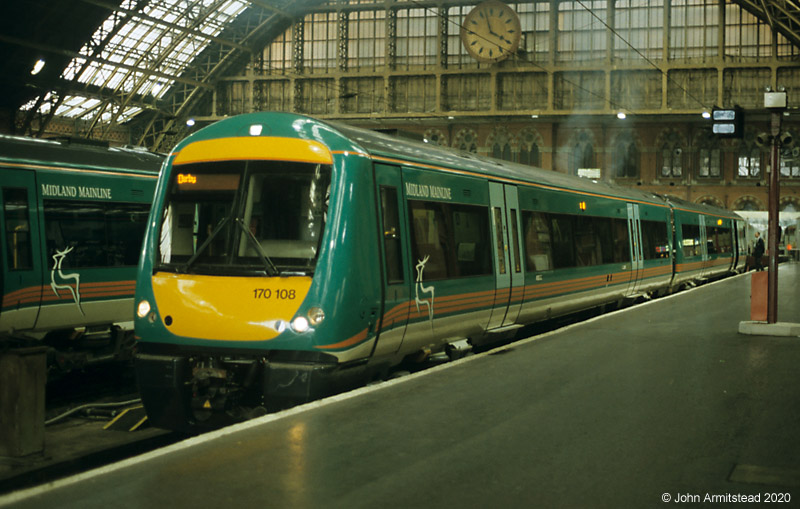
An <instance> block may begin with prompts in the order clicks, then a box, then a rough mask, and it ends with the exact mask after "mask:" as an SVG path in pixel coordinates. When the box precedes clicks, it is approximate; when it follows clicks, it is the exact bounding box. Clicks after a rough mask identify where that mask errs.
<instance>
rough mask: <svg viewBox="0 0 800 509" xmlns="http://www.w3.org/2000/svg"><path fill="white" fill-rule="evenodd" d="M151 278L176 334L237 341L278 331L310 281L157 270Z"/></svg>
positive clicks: (164, 319)
mask: <svg viewBox="0 0 800 509" xmlns="http://www.w3.org/2000/svg"><path fill="white" fill-rule="evenodd" d="M152 282H153V294H154V295H155V299H156V304H157V306H158V312H159V314H160V316H161V320H162V322H163V323H164V325H165V326H166V327H167V329H168V330H169V331H171V332H172V333H173V334H177V335H179V336H187V337H192V338H200V339H219V340H235V341H264V340H268V339H272V338H274V337H276V336H277V335H278V334H280V331H282V330H283V327H285V326H286V325H288V322H289V321H291V319H292V318H293V317H294V315H295V313H296V312H297V309H298V308H299V307H300V304H301V303H302V302H303V300H304V299H305V296H306V294H307V293H308V289H309V288H310V287H311V278H310V277H291V278H279V277H275V278H254V277H222V276H198V275H186V274H169V273H158V274H156V275H155V276H153V278H152ZM168 317H169V318H168ZM167 322H169V323H170V324H169V325H167Z"/></svg>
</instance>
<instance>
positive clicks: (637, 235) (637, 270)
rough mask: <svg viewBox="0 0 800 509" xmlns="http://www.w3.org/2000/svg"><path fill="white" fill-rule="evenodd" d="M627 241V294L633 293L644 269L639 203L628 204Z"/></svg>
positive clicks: (638, 284) (636, 289)
mask: <svg viewBox="0 0 800 509" xmlns="http://www.w3.org/2000/svg"><path fill="white" fill-rule="evenodd" d="M628 241H629V245H630V246H631V271H630V274H631V280H630V283H629V284H628V295H635V294H636V292H637V291H638V289H639V286H640V282H641V281H640V280H641V278H642V271H643V270H644V255H643V253H642V223H641V220H640V218H639V205H638V204H636V203H629V204H628Z"/></svg>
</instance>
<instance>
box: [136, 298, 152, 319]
mask: <svg viewBox="0 0 800 509" xmlns="http://www.w3.org/2000/svg"><path fill="white" fill-rule="evenodd" d="M149 312H150V303H149V302H147V300H142V301H139V305H138V306H136V316H138V317H139V318H144V317H145V316H147V313H149Z"/></svg>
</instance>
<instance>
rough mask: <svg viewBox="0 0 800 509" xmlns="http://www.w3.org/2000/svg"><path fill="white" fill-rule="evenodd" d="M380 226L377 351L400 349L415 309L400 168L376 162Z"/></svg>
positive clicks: (387, 351)
mask: <svg viewBox="0 0 800 509" xmlns="http://www.w3.org/2000/svg"><path fill="white" fill-rule="evenodd" d="M375 187H376V193H377V194H376V196H377V197H378V225H379V227H380V245H381V246H380V251H381V273H382V274H381V280H382V282H381V284H382V285H383V309H382V310H381V320H380V325H379V328H378V339H377V341H378V343H377V346H376V347H375V352H374V354H375V355H381V354H388V353H393V352H396V351H397V350H398V349H399V348H400V345H401V344H402V342H403V336H404V335H405V330H406V324H407V323H408V315H409V312H410V309H411V307H410V306H411V298H410V296H411V294H410V288H411V284H410V274H409V263H408V262H407V260H408V249H407V243H408V241H407V237H408V235H407V233H406V223H405V218H406V217H407V212H406V210H405V209H406V207H405V201H404V200H403V193H402V177H401V172H400V168H399V167H397V166H390V165H384V164H376V165H375Z"/></svg>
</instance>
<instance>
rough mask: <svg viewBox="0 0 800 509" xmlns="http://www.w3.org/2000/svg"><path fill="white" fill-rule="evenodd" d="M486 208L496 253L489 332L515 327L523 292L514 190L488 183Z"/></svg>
mask: <svg viewBox="0 0 800 509" xmlns="http://www.w3.org/2000/svg"><path fill="white" fill-rule="evenodd" d="M489 206H490V214H491V224H492V247H493V249H494V252H495V257H494V258H495V260H494V263H495V266H494V271H495V300H494V308H493V309H492V316H491V318H490V319H489V327H488V328H489V329H496V328H498V327H504V326H508V325H512V324H514V323H516V321H517V316H519V310H520V308H521V307H522V299H523V292H524V288H525V268H524V267H523V266H522V263H523V261H522V253H521V245H522V238H521V236H520V235H521V228H520V221H521V217H520V216H521V214H520V213H519V196H518V194H517V188H516V186H512V185H508V184H501V183H499V182H490V183H489Z"/></svg>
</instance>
